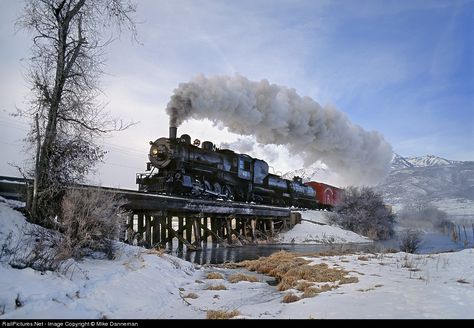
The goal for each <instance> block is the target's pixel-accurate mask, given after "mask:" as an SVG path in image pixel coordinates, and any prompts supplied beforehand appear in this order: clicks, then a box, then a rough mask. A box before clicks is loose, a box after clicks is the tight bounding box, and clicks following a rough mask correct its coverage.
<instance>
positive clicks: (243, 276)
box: [228, 273, 258, 284]
mask: <svg viewBox="0 0 474 328" xmlns="http://www.w3.org/2000/svg"><path fill="white" fill-rule="evenodd" d="M228 280H229V281H230V282H231V283H233V284H234V283H236V282H239V281H250V282H257V281H258V278H257V277H255V276H251V275H248V274H243V273H237V274H233V275H232V276H230V277H229V279H228Z"/></svg>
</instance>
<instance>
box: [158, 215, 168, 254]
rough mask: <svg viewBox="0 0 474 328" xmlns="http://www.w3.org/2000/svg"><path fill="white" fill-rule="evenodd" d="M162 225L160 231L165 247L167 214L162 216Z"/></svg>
mask: <svg viewBox="0 0 474 328" xmlns="http://www.w3.org/2000/svg"><path fill="white" fill-rule="evenodd" d="M160 226H161V229H160V230H161V231H160V234H161V238H160V244H161V245H162V246H163V247H166V242H167V240H166V216H165V215H162V216H160Z"/></svg>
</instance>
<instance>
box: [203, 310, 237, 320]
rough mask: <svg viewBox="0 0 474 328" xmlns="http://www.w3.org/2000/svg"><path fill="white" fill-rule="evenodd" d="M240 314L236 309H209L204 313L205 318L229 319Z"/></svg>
mask: <svg viewBox="0 0 474 328" xmlns="http://www.w3.org/2000/svg"><path fill="white" fill-rule="evenodd" d="M239 314H240V312H239V311H237V310H232V311H229V312H228V311H223V310H216V311H215V310H209V311H207V314H206V319H230V318H233V317H236V316H238V315H239Z"/></svg>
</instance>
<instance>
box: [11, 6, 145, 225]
mask: <svg viewBox="0 0 474 328" xmlns="http://www.w3.org/2000/svg"><path fill="white" fill-rule="evenodd" d="M132 1H133V0H25V7H24V12H23V15H22V16H20V17H19V18H18V20H17V26H19V27H20V28H24V29H26V30H27V31H29V32H30V33H32V35H33V46H32V57H31V60H30V66H29V71H28V74H27V76H28V78H29V82H30V84H31V87H32V88H31V90H32V98H31V107H30V108H29V109H27V110H25V111H22V112H20V113H19V114H20V115H24V116H28V117H30V118H31V122H32V124H31V129H30V133H29V136H28V141H29V142H31V144H32V145H33V146H35V147H36V152H35V153H36V155H35V165H34V168H33V169H31V170H30V171H29V172H28V174H29V175H30V176H33V177H34V181H35V183H34V191H33V197H32V202H31V205H30V214H31V218H32V221H34V222H37V223H41V224H45V225H50V224H51V223H52V221H51V219H52V217H54V215H55V214H56V213H57V210H58V207H59V203H60V201H59V199H58V196H59V194H60V192H61V187H62V186H64V185H67V184H70V183H74V182H78V181H81V180H82V179H83V178H84V177H85V176H86V174H87V173H88V172H89V171H90V169H92V168H93V167H94V165H95V164H96V163H97V162H98V161H99V160H100V159H101V158H102V157H103V155H104V152H103V151H102V150H101V149H100V147H99V146H98V145H96V143H95V142H94V141H95V140H96V139H97V137H98V136H99V135H101V134H103V133H107V132H110V131H117V130H123V129H125V128H127V125H125V124H123V123H122V121H119V120H117V119H113V118H111V117H110V116H109V115H108V113H106V112H105V111H104V106H103V104H100V103H99V102H98V100H97V97H98V95H99V94H100V88H99V78H100V76H101V74H102V65H103V62H104V47H105V46H106V45H107V44H109V43H110V42H111V41H112V39H113V31H116V30H117V29H118V31H119V32H120V31H121V30H122V29H123V28H127V29H129V30H130V31H131V32H132V35H133V36H134V37H135V36H136V29H135V24H134V21H133V19H132V15H133V14H134V12H135V10H136V6H135V4H133V3H132Z"/></svg>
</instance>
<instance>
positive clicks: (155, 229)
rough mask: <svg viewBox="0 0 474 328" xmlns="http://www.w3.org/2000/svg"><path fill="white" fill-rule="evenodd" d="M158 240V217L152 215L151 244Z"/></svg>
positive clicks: (155, 243) (156, 242)
mask: <svg viewBox="0 0 474 328" xmlns="http://www.w3.org/2000/svg"><path fill="white" fill-rule="evenodd" d="M159 242H160V217H159V216H156V215H153V246H155V245H157V244H158V243H159Z"/></svg>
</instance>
